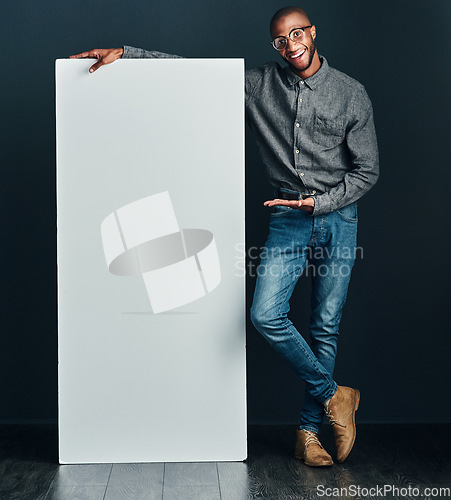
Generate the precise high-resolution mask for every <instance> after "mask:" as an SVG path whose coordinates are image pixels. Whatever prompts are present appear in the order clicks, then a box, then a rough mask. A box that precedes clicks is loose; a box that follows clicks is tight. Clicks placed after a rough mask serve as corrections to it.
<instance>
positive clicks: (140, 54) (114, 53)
mask: <svg viewBox="0 0 451 500" xmlns="http://www.w3.org/2000/svg"><path fill="white" fill-rule="evenodd" d="M82 58H88V59H97V62H96V63H95V64H93V65H92V66H91V67H90V68H89V72H90V73H94V71H96V70H98V69H99V68H100V67H101V66H104V65H105V64H111V63H112V62H114V61H117V59H121V58H123V59H182V56H177V55H174V54H166V53H165V52H157V51H155V50H144V49H138V48H136V47H130V46H129V45H124V46H123V47H122V48H120V49H119V48H118V49H92V50H87V51H86V52H80V53H79V54H75V55H73V56H70V58H69V59H82Z"/></svg>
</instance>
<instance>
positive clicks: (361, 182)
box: [312, 86, 379, 215]
mask: <svg viewBox="0 0 451 500" xmlns="http://www.w3.org/2000/svg"><path fill="white" fill-rule="evenodd" d="M352 106H353V113H352V116H353V118H352V119H351V121H350V122H349V124H348V127H347V131H346V143H347V147H348V150H349V153H350V158H351V163H352V169H351V170H350V171H349V172H347V173H346V174H345V176H344V178H343V180H342V181H341V182H339V183H338V184H337V185H336V186H335V187H334V188H332V189H331V190H330V191H328V192H327V193H323V194H320V195H318V196H316V197H315V206H314V208H313V213H312V215H323V214H326V213H329V212H332V211H333V210H337V209H340V208H342V207H344V206H346V205H349V204H350V203H352V202H354V201H356V200H358V199H359V198H361V197H362V196H363V195H364V194H365V193H366V192H368V191H369V190H370V189H371V188H372V187H373V186H374V184H376V182H377V179H378V178H379V153H378V147H377V139H376V130H375V127H374V117H373V107H372V105H371V101H370V98H369V97H368V94H367V93H366V90H365V88H364V87H363V86H362V87H361V89H360V91H359V92H357V93H356V95H355V98H354V100H353V104H352Z"/></svg>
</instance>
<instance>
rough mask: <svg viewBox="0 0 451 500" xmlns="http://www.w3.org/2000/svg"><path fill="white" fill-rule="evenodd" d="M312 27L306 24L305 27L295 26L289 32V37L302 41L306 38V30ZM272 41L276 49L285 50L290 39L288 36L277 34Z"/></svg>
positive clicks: (294, 40)
mask: <svg viewBox="0 0 451 500" xmlns="http://www.w3.org/2000/svg"><path fill="white" fill-rule="evenodd" d="M311 27H312V25H310V26H304V27H303V28H294V29H292V30H291V31H290V33H288V37H289V38H290V40H293V42H302V41H303V40H304V38H305V32H304V30H306V29H307V28H311ZM270 43H271V45H272V46H273V47H274V48H275V49H276V50H284V49H285V48H286V47H287V45H288V39H287V37H286V36H277V37H276V38H274V40H271V42H270Z"/></svg>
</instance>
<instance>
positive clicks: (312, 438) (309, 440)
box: [304, 429, 323, 448]
mask: <svg viewBox="0 0 451 500" xmlns="http://www.w3.org/2000/svg"><path fill="white" fill-rule="evenodd" d="M304 432H305V433H306V434H307V439H306V440H305V447H306V448H307V446H308V445H309V444H310V443H315V444H317V445H319V446H320V447H321V448H322V447H323V445H322V444H321V443H320V442H319V439H318V438H317V437H316V434H314V433H313V432H311V431H308V430H306V429H305V430H304Z"/></svg>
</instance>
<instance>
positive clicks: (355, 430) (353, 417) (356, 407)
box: [337, 389, 360, 464]
mask: <svg viewBox="0 0 451 500" xmlns="http://www.w3.org/2000/svg"><path fill="white" fill-rule="evenodd" d="M359 403H360V391H359V390H358V389H355V399H354V408H353V410H352V426H353V428H354V435H353V436H352V442H351V445H350V446H349V449H348V451H347V453H346V455H345V456H344V457H343V458H342V459H340V460H337V462H338V463H339V464H341V463H342V462H344V461H345V460H346V459H347V458H348V455H349V454H350V453H351V450H352V447H353V446H354V443H355V437H356V434H357V429H356V425H355V412H356V411H357V410H358V409H359Z"/></svg>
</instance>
